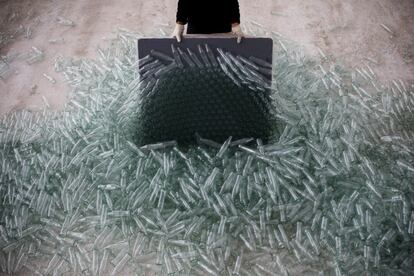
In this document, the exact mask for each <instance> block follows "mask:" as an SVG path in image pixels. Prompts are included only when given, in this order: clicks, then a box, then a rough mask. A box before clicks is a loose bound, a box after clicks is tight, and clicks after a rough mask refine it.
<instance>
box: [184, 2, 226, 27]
mask: <svg viewBox="0 0 414 276" xmlns="http://www.w3.org/2000/svg"><path fill="white" fill-rule="evenodd" d="M188 5H189V7H188V8H189V9H188V22H189V24H190V25H191V26H192V27H193V28H195V29H197V31H196V32H201V33H216V32H217V33H220V32H230V30H231V27H230V26H231V14H232V12H234V11H232V6H231V1H229V0H189V1H188Z"/></svg>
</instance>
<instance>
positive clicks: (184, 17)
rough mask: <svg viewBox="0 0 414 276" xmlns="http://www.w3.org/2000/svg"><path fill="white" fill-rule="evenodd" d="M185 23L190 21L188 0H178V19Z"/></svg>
mask: <svg viewBox="0 0 414 276" xmlns="http://www.w3.org/2000/svg"><path fill="white" fill-rule="evenodd" d="M176 22H181V23H184V24H187V22H188V1H187V0H178V8H177V21H176Z"/></svg>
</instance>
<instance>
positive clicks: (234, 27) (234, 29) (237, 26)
mask: <svg viewBox="0 0 414 276" xmlns="http://www.w3.org/2000/svg"><path fill="white" fill-rule="evenodd" d="M231 32H232V33H233V34H234V35H235V36H237V43H240V42H241V40H242V38H243V37H244V34H243V31H242V29H241V27H240V24H238V23H235V24H233V25H232V26H231Z"/></svg>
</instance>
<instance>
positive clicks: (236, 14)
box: [230, 0, 240, 23]
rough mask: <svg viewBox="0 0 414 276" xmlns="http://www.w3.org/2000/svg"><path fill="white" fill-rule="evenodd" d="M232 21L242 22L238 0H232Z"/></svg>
mask: <svg viewBox="0 0 414 276" xmlns="http://www.w3.org/2000/svg"><path fill="white" fill-rule="evenodd" d="M230 15H231V23H240V8H239V1H238V0H230Z"/></svg>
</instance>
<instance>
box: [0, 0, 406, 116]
mask: <svg viewBox="0 0 414 276" xmlns="http://www.w3.org/2000/svg"><path fill="white" fill-rule="evenodd" d="M176 4H177V1H176V0H152V1H143V0H135V1H133V0H118V1H110V0H72V1H64V0H37V1H30V0H14V1H11V0H10V1H7V0H2V1H1V0H0V26H1V27H0V32H3V33H6V34H7V33H8V34H10V33H14V32H16V30H18V28H22V27H23V28H27V27H30V30H31V31H32V37H31V38H26V37H25V35H24V34H20V35H16V37H15V39H14V40H13V41H11V42H10V43H8V44H7V45H3V46H1V48H0V53H1V54H2V55H6V54H11V53H25V52H27V51H29V50H30V49H31V47H32V46H35V47H37V48H39V49H41V50H43V51H45V59H44V61H42V62H39V63H36V64H33V65H27V64H26V63H25V62H24V61H21V60H20V61H19V60H18V61H14V62H12V64H11V68H12V70H13V72H14V73H13V74H12V75H11V76H10V77H9V78H7V79H6V80H0V97H1V101H0V115H4V114H7V113H9V112H11V111H13V110H18V109H22V108H28V109H31V110H40V109H41V108H42V107H43V101H42V96H44V97H45V98H46V99H47V101H48V102H49V104H50V105H51V107H52V108H53V109H55V110H61V109H62V108H63V107H64V104H65V103H66V102H67V100H68V95H69V92H70V87H69V86H68V85H67V84H66V83H65V81H64V78H63V76H62V75H60V74H59V73H56V72H55V71H54V67H53V64H54V60H55V58H56V57H57V56H59V55H62V56H73V57H78V58H94V57H96V56H97V52H96V48H97V47H103V48H105V47H108V46H109V40H110V39H111V38H113V37H115V36H116V31H117V29H118V28H125V29H128V30H131V31H135V32H139V33H142V34H143V35H145V36H153V35H154V34H159V35H162V33H166V34H170V33H171V32H172V29H173V26H174V22H175V11H176ZM240 6H241V20H242V22H248V21H254V22H255V23H258V24H261V25H263V26H265V27H266V29H268V30H269V31H276V32H278V33H280V34H282V35H283V36H284V37H285V38H286V39H289V40H293V41H295V42H297V44H298V45H300V46H301V47H302V48H303V49H304V51H305V52H306V53H308V54H309V55H312V56H314V57H315V58H320V56H321V55H320V54H319V51H318V48H319V49H321V50H322V52H323V53H324V54H325V55H327V56H328V57H329V58H330V59H331V60H333V61H335V62H338V63H340V64H343V65H345V66H347V67H350V68H352V67H355V66H358V65H360V64H361V63H363V62H365V63H369V65H370V66H371V67H372V68H373V70H374V71H375V72H376V73H377V74H378V77H379V79H380V80H381V81H383V82H387V81H390V80H393V79H398V78H399V79H403V80H408V81H412V80H414V62H413V59H414V17H413V16H412V15H413V14H414V1H412V0H398V1H395V0H365V1H358V0H347V1H341V0H312V1H309V0H291V1H283V0H257V1H248V0H240ZM59 16H61V17H64V18H66V19H69V20H72V21H73V22H74V23H75V24H76V25H75V26H74V27H70V26H62V25H60V24H58V23H57V18H58V17H59ZM381 24H383V25H384V26H385V27H386V28H388V29H389V30H387V29H386V28H384V26H381ZM160 29H161V30H160ZM389 31H391V32H389ZM54 39H57V40H61V41H59V42H58V43H55V44H52V43H50V42H49V41H50V40H54ZM43 74H47V75H50V76H52V77H53V78H54V79H56V84H52V83H51V82H50V81H48V80H47V79H46V78H45V77H44V76H43Z"/></svg>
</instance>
